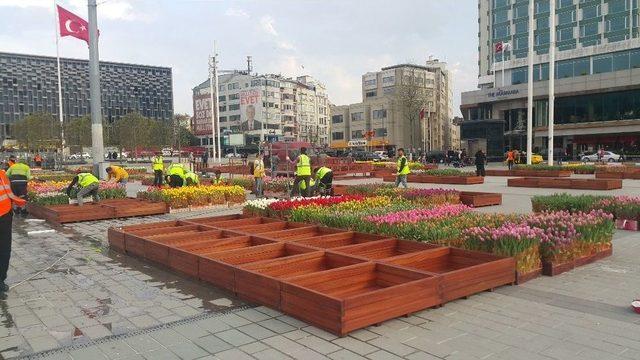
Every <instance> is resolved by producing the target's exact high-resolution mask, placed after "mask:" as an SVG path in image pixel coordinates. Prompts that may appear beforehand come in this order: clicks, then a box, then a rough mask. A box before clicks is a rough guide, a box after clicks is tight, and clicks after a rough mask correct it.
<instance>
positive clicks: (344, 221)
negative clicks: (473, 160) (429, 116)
mask: <svg viewBox="0 0 640 360" xmlns="http://www.w3.org/2000/svg"><path fill="white" fill-rule="evenodd" d="M390 190H391V189H388V188H387V187H386V186H376V185H362V186H359V187H354V189H351V190H350V191H351V192H352V193H356V194H351V195H346V196H341V197H325V198H307V199H291V200H276V199H259V200H252V201H248V202H246V203H245V207H244V211H245V213H247V214H254V215H260V216H269V217H278V218H282V219H287V220H290V221H294V222H303V223H312V224H321V225H324V226H328V227H333V228H342V229H349V230H352V231H358V232H366V233H372V234H380V235H389V236H391V237H396V238H400V239H407V240H415V241H420V242H427V243H432V244H438V245H445V246H452V247H459V248H463V249H467V250H477V251H484V252H488V253H492V254H496V255H500V256H511V257H514V258H515V259H516V264H517V265H516V270H517V271H518V273H519V274H521V275H523V274H532V273H534V274H535V273H539V272H541V271H542V269H543V268H544V269H545V273H546V274H549V275H555V274H558V273H560V272H562V271H566V270H568V269H571V268H573V267H574V266H576V264H577V262H579V261H580V259H584V258H587V257H592V258H593V259H595V258H596V257H598V256H600V257H602V256H606V253H607V251H608V252H609V253H610V251H611V239H612V236H613V231H614V225H613V216H612V215H611V214H610V213H608V212H606V211H605V210H603V209H596V210H592V211H587V212H575V213H573V212H569V211H556V212H542V213H536V214H532V215H529V216H522V215H502V214H486V213H478V212H473V211H471V210H472V208H470V207H468V206H466V205H463V204H460V203H459V197H456V196H455V195H456V192H454V191H448V190H441V189H411V190H406V191H396V190H394V191H392V192H391V191H390ZM381 193H388V194H390V195H378V194H381ZM363 194H364V195H363ZM448 200H451V201H448ZM603 254H605V255H603ZM584 262H585V263H586V262H588V261H586V260H585V261H584ZM547 269H549V270H548V271H547Z"/></svg>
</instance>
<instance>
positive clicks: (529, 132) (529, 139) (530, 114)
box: [527, 0, 542, 165]
mask: <svg viewBox="0 0 640 360" xmlns="http://www.w3.org/2000/svg"><path fill="white" fill-rule="evenodd" d="M533 10H534V6H533V0H529V39H528V40H529V49H527V50H528V59H527V61H528V68H529V74H527V75H528V83H527V164H528V165H531V151H532V149H533V46H534V42H533V40H534V37H533V16H534V11H533ZM540 66H542V65H540Z"/></svg>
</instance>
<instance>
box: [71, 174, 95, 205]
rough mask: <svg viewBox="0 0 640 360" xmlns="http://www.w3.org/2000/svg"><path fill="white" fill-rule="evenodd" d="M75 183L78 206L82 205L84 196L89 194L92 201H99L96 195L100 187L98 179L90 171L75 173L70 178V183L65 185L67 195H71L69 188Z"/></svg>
mask: <svg viewBox="0 0 640 360" xmlns="http://www.w3.org/2000/svg"><path fill="white" fill-rule="evenodd" d="M75 185H77V186H78V193H77V195H76V199H77V200H78V206H82V202H83V200H84V198H85V197H86V196H89V195H91V196H92V197H93V202H94V203H97V202H99V201H100V196H99V195H98V191H99V189H100V180H98V178H97V177H95V176H94V175H93V174H91V173H79V174H78V175H76V176H75V177H74V178H73V180H71V184H69V187H67V196H69V197H71V189H73V187H74V186H75Z"/></svg>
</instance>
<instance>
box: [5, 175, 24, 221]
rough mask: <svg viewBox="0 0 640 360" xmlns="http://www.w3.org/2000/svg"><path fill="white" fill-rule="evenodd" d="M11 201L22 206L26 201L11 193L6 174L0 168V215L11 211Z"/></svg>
mask: <svg viewBox="0 0 640 360" xmlns="http://www.w3.org/2000/svg"><path fill="white" fill-rule="evenodd" d="M11 203H15V204H16V205H20V206H23V205H24V204H25V203H26V201H25V200H24V199H21V198H19V197H17V196H15V195H13V192H12V191H11V184H10V183H9V178H7V174H6V173H5V172H4V170H0V216H3V215H6V214H7V213H8V212H9V211H11ZM9 231H11V230H9Z"/></svg>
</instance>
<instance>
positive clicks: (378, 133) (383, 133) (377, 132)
mask: <svg viewBox="0 0 640 360" xmlns="http://www.w3.org/2000/svg"><path fill="white" fill-rule="evenodd" d="M384 136H387V129H386V128H379V129H375V137H384Z"/></svg>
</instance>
